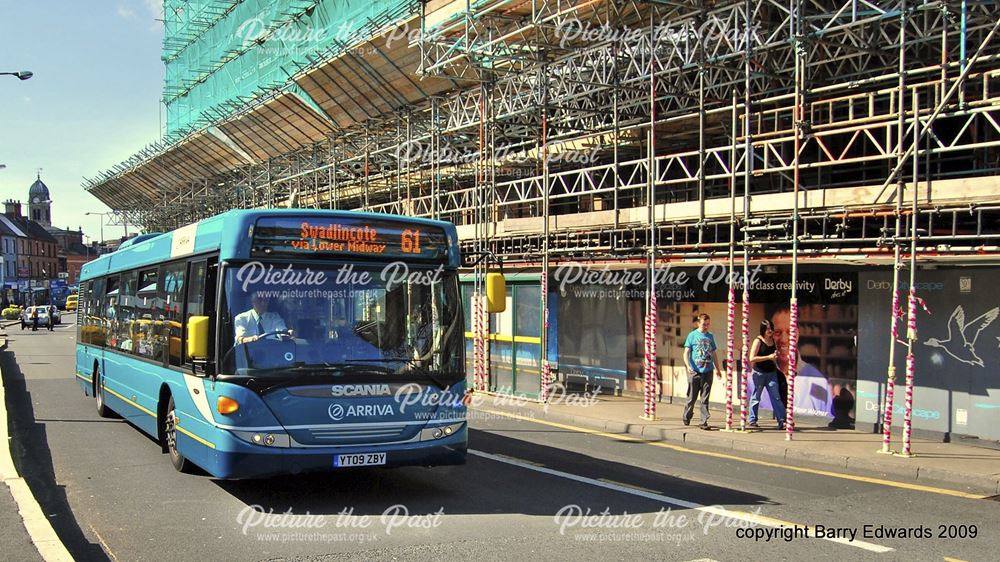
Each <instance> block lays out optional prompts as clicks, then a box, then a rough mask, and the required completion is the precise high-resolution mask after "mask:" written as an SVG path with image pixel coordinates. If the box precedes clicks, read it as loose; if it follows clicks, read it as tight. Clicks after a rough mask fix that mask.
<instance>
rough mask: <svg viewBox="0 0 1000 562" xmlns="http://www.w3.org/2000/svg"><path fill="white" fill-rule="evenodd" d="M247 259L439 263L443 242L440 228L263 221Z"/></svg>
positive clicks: (340, 220)
mask: <svg viewBox="0 0 1000 562" xmlns="http://www.w3.org/2000/svg"><path fill="white" fill-rule="evenodd" d="M251 255H252V256H253V257H268V256H276V255H285V256H287V255H316V256H319V255H322V256H331V255H351V256H368V257H372V258H385V259H421V260H444V259H447V257H448V238H447V236H446V234H445V231H444V229H443V228H439V227H435V226H428V225H423V224H412V223H405V222H400V221H393V220H382V219H375V220H372V219H368V218H352V217H337V218H323V217H315V216H312V217H310V216H302V217H264V218H261V219H258V220H257V224H256V226H255V227H254V232H253V241H252V248H251Z"/></svg>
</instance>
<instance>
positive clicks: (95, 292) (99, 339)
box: [87, 278, 108, 347]
mask: <svg viewBox="0 0 1000 562" xmlns="http://www.w3.org/2000/svg"><path fill="white" fill-rule="evenodd" d="M103 301H104V278H101V279H95V280H93V281H92V282H91V283H90V295H89V298H88V299H87V302H88V306H87V307H88V308H89V309H90V316H89V317H88V320H89V321H90V322H89V324H90V325H89V328H90V344H91V345H96V346H100V347H104V345H105V341H107V339H108V338H107V329H106V327H105V323H104V322H105V321H104V310H103V307H102V304H103Z"/></svg>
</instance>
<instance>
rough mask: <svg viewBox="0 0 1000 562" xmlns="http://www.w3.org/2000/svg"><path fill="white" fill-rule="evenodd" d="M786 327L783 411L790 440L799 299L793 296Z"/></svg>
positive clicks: (792, 425) (793, 405) (793, 404)
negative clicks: (785, 373)
mask: <svg viewBox="0 0 1000 562" xmlns="http://www.w3.org/2000/svg"><path fill="white" fill-rule="evenodd" d="M789 316H791V318H790V321H789V328H788V404H786V412H785V440H787V441H791V440H792V432H793V431H795V375H796V374H797V373H798V362H799V299H796V298H793V299H792V300H791V306H790V310H789Z"/></svg>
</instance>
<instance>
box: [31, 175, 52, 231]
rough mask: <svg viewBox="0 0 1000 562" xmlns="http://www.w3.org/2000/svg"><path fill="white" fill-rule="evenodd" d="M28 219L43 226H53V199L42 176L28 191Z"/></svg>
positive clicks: (39, 176)
mask: <svg viewBox="0 0 1000 562" xmlns="http://www.w3.org/2000/svg"><path fill="white" fill-rule="evenodd" d="M28 218H29V219H31V220H33V221H35V222H37V223H39V224H41V225H42V226H46V227H48V226H52V199H51V198H50V197H49V188H48V186H46V185H45V184H44V183H42V174H41V172H39V173H38V179H37V180H35V183H33V184H31V187H30V188H29V189H28Z"/></svg>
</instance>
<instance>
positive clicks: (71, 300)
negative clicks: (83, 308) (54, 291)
mask: <svg viewBox="0 0 1000 562" xmlns="http://www.w3.org/2000/svg"><path fill="white" fill-rule="evenodd" d="M78 298H79V297H78V295H70V296H68V297H66V312H76V307H77V306H78V305H79V300H78Z"/></svg>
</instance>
